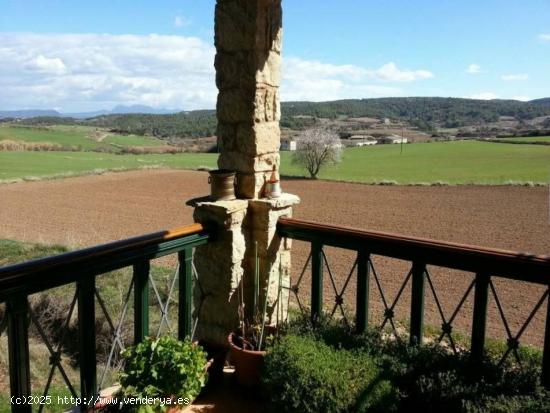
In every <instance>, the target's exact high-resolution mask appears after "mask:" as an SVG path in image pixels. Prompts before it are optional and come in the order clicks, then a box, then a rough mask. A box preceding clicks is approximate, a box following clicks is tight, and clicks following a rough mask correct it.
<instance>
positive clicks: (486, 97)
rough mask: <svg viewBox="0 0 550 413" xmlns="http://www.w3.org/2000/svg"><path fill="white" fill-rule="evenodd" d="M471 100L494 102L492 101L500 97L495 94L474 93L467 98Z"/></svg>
mask: <svg viewBox="0 0 550 413" xmlns="http://www.w3.org/2000/svg"><path fill="white" fill-rule="evenodd" d="M467 97H468V98H470V99H479V100H492V99H498V98H499V97H498V95H497V94H496V93H493V92H481V93H474V94H473V95H470V96H467Z"/></svg>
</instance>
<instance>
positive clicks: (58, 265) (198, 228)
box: [0, 224, 209, 301]
mask: <svg viewBox="0 0 550 413" xmlns="http://www.w3.org/2000/svg"><path fill="white" fill-rule="evenodd" d="M208 236H209V231H208V230H207V228H205V227H204V226H203V225H201V224H191V225H187V226H184V227H180V228H176V229H173V230H166V231H158V232H153V233H150V234H146V235H141V236H137V237H133V238H128V239H124V240H120V241H114V242H110V243H106V244H102V245H98V246H94V247H90V248H84V249H81V250H77V251H71V252H67V253H63V254H59V255H54V256H51V257H46V258H39V259H36V260H32V261H27V262H23V263H20V264H14V265H9V266H5V267H0V301H2V300H3V299H5V298H6V295H7V294H8V292H11V291H12V290H13V289H21V288H24V289H25V290H26V291H27V293H28V292H36V291H40V290H41V289H46V288H52V287H55V286H58V285H62V284H66V283H69V282H74V281H76V280H77V279H78V278H79V276H83V275H85V274H94V275H99V274H102V273H104V272H108V271H112V270H115V269H118V268H122V267H124V266H126V265H131V264H133V263H134V262H135V261H137V260H139V259H151V258H157V257H160V256H163V255H167V254H169V253H172V252H174V251H176V250H180V249H182V245H183V244H185V243H186V242H188V243H189V244H190V245H191V244H192V245H199V244H201V243H204V242H206V239H207V238H208ZM71 272H72V273H73V274H72V275H71V274H70V273H71ZM44 277H47V278H46V279H44ZM49 281H51V282H49Z"/></svg>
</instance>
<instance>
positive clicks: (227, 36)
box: [215, 0, 282, 52]
mask: <svg viewBox="0 0 550 413" xmlns="http://www.w3.org/2000/svg"><path fill="white" fill-rule="evenodd" d="M215 44H216V47H217V48H218V49H223V50H225V51H228V52H235V51H239V50H253V49H260V50H270V49H273V50H276V51H279V52H280V51H281V45H282V8H281V0H218V2H217V5H216V26H215Z"/></svg>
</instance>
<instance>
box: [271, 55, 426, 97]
mask: <svg viewBox="0 0 550 413" xmlns="http://www.w3.org/2000/svg"><path fill="white" fill-rule="evenodd" d="M431 77H433V74H432V73H431V72H428V71H427V70H401V69H398V68H397V66H396V65H395V64H394V63H388V64H385V65H383V66H382V67H380V68H378V69H367V68H364V67H361V66H356V65H334V64H330V63H323V62H319V61H316V60H304V59H300V58H297V57H288V58H284V59H283V85H282V92H281V96H282V98H283V99H284V100H312V101H323V100H325V101H326V100H335V99H349V98H366V97H383V96H402V95H403V94H404V91H403V90H402V89H401V88H399V87H396V86H394V85H388V83H391V82H393V83H404V82H412V81H415V80H422V79H429V78H431Z"/></svg>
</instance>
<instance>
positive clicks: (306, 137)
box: [292, 128, 342, 179]
mask: <svg viewBox="0 0 550 413" xmlns="http://www.w3.org/2000/svg"><path fill="white" fill-rule="evenodd" d="M341 159H342V144H341V143H340V138H338V137H337V136H336V135H335V134H333V133H331V132H330V131H328V130H326V129H321V128H316V129H308V130H306V131H305V132H303V133H302V134H301V135H300V136H299V137H298V138H297V139H296V152H294V156H293V160H292V161H293V163H295V164H298V165H301V166H303V167H304V168H305V169H306V170H307V171H308V173H309V175H310V177H311V178H312V179H317V175H318V174H319V171H320V170H321V168H322V167H323V166H325V165H334V164H337V163H338V162H340V161H341Z"/></svg>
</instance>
